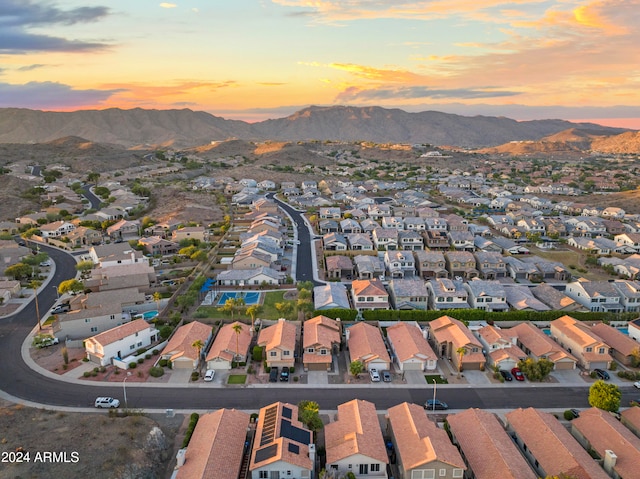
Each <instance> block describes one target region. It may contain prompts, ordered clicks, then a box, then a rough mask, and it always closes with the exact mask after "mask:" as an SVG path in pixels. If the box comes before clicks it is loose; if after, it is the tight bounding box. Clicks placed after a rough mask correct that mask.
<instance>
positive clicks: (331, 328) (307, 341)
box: [302, 315, 340, 349]
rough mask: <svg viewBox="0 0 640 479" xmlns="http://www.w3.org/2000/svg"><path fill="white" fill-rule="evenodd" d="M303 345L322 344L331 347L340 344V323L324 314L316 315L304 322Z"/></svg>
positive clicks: (305, 346) (306, 346)
mask: <svg viewBox="0 0 640 479" xmlns="http://www.w3.org/2000/svg"><path fill="white" fill-rule="evenodd" d="M302 341H303V347H304V348H308V347H310V346H323V347H325V348H328V349H331V347H332V346H333V345H334V344H340V324H339V323H338V321H336V320H335V319H331V318H328V317H326V316H322V315H319V316H316V317H315V318H311V319H309V320H307V321H305V322H304V331H303V339H302Z"/></svg>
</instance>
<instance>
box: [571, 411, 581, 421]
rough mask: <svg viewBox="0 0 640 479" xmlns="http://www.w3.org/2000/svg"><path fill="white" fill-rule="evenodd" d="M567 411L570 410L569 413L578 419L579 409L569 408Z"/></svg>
mask: <svg viewBox="0 0 640 479" xmlns="http://www.w3.org/2000/svg"><path fill="white" fill-rule="evenodd" d="M569 411H571V414H573V417H574V419H578V418H579V417H580V410H579V409H569Z"/></svg>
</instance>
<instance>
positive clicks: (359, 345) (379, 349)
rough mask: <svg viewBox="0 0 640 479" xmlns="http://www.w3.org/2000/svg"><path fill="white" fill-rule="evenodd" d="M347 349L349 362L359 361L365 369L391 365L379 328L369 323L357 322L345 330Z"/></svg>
mask: <svg viewBox="0 0 640 479" xmlns="http://www.w3.org/2000/svg"><path fill="white" fill-rule="evenodd" d="M345 334H346V338H347V347H348V349H349V363H352V362H353V361H360V362H361V363H362V365H363V366H364V369H365V371H368V370H370V369H377V370H378V371H382V370H385V369H389V368H390V367H391V358H390V357H389V353H388V352H387V347H386V346H385V344H384V340H383V339H382V334H381V333H380V330H379V329H378V328H377V327H376V326H373V325H372V324H370V323H366V322H359V323H355V324H354V325H352V326H350V327H349V328H347V329H346V331H345Z"/></svg>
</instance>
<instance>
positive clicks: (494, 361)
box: [475, 325, 527, 371]
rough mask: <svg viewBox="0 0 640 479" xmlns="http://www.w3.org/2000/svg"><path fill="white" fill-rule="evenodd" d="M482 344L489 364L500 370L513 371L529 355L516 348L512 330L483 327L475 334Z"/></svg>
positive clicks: (491, 326)
mask: <svg viewBox="0 0 640 479" xmlns="http://www.w3.org/2000/svg"><path fill="white" fill-rule="evenodd" d="M475 334H476V336H478V339H479V340H480V343H482V346H483V350H484V351H485V354H486V355H487V359H488V363H489V364H490V365H491V366H497V367H498V368H499V369H503V370H506V371H511V369H513V368H514V367H516V365H517V364H518V362H519V361H522V360H525V359H526V358H527V355H526V353H525V352H524V351H522V349H520V348H519V347H518V346H516V336H515V335H514V333H513V332H512V331H511V330H510V329H501V328H498V327H496V326H493V325H487V326H483V327H482V328H480V329H479V330H477V331H476V332H475Z"/></svg>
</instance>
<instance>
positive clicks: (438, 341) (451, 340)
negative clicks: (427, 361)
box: [429, 316, 485, 371]
mask: <svg viewBox="0 0 640 479" xmlns="http://www.w3.org/2000/svg"><path fill="white" fill-rule="evenodd" d="M429 331H430V335H431V337H432V338H433V341H434V343H435V347H434V349H435V351H436V354H438V355H440V356H441V357H445V358H450V359H451V361H452V363H453V365H454V367H455V368H456V369H458V370H459V371H463V370H466V369H471V370H478V369H483V368H484V365H485V358H484V355H483V354H482V344H481V343H480V341H478V339H477V338H476V337H475V336H474V335H473V333H472V332H471V331H470V330H469V328H467V327H466V326H465V325H464V324H463V323H462V322H461V321H458V320H457V319H454V318H452V317H450V316H442V317H440V318H438V319H434V320H433V321H431V322H430V323H429ZM460 348H463V349H464V350H465V354H464V355H462V357H460V353H458V350H459V349H460Z"/></svg>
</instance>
